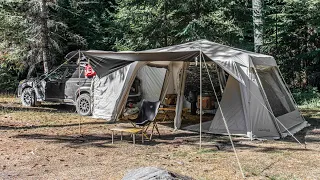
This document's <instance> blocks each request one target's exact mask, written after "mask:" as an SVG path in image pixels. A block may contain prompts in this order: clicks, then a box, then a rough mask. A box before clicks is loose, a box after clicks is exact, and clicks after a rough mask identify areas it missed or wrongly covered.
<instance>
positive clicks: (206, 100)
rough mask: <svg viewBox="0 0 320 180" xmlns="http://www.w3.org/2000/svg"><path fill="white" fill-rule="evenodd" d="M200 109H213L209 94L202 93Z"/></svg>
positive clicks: (211, 98)
mask: <svg viewBox="0 0 320 180" xmlns="http://www.w3.org/2000/svg"><path fill="white" fill-rule="evenodd" d="M198 107H199V109H200V96H198ZM202 109H203V110H212V109H214V101H213V97H212V96H210V95H209V94H204V95H203V96H202Z"/></svg>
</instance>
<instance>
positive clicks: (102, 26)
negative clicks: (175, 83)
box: [0, 0, 320, 106]
mask: <svg viewBox="0 0 320 180" xmlns="http://www.w3.org/2000/svg"><path fill="white" fill-rule="evenodd" d="M255 1H256V0H252V1H251V0H183V1H182V0H152V1H151V0H0V92H2V93H15V92H16V88H17V85H18V83H19V81H20V80H22V79H25V78H27V77H30V76H32V74H33V73H34V71H37V69H44V72H48V71H50V70H51V69H52V68H53V67H54V66H56V65H58V64H61V63H62V62H64V61H65V60H64V56H65V55H66V54H67V53H68V52H70V51H73V50H79V49H81V50H87V49H97V50H105V51H122V50H145V49H151V48H157V47H163V46H169V45H175V44H179V43H184V42H188V41H193V40H198V39H207V40H210V41H214V42H217V43H221V44H225V45H229V46H233V47H237V48H241V49H245V50H249V51H254V29H255V28H257V27H256V26H254V23H253V9H252V3H253V2H255ZM259 1H260V2H263V3H262V4H261V5H262V6H261V20H262V23H263V24H262V25H261V26H262V27H263V34H262V39H263V44H262V46H261V48H260V52H261V53H264V54H269V55H272V56H274V57H275V59H276V60H277V63H278V65H279V67H280V69H281V71H282V73H283V75H284V78H285V81H286V83H287V84H288V85H289V87H290V89H291V90H292V92H293V94H294V96H295V98H296V100H297V102H298V104H299V105H308V106H320V98H319V93H318V92H319V90H320V80H319V79H320V37H319V32H320V11H319V9H320V0H264V1H262V0H259Z"/></svg>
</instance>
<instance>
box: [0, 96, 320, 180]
mask: <svg viewBox="0 0 320 180" xmlns="http://www.w3.org/2000/svg"><path fill="white" fill-rule="evenodd" d="M0 108H1V111H0V179H108V180H109V179H110V180H117V179H121V178H122V177H123V176H124V174H125V173H127V172H128V171H129V170H130V169H134V168H138V167H144V166H155V167H160V168H164V169H167V170H170V171H173V172H176V173H180V174H182V175H186V176H190V177H193V178H195V179H199V180H205V179H208V180H209V179H242V178H241V174H240V171H239V168H238V165H237V161H236V159H235V156H234V153H233V151H232V148H231V145H230V143H229V141H228V139H227V137H225V136H214V135H204V138H203V148H202V149H201V150H199V135H198V134H196V133H192V132H188V131H182V130H178V131H174V130H173V129H172V125H173V123H172V121H166V122H160V123H159V128H160V132H161V137H157V136H154V140H152V141H146V142H145V143H144V144H141V141H140V136H138V137H137V144H136V145H135V146H133V144H132V140H131V138H130V136H129V135H125V136H124V140H123V141H120V136H119V135H116V136H115V138H116V139H115V144H111V132H110V130H109V129H110V128H112V127H115V126H122V125H124V126H130V124H129V123H127V122H126V121H121V122H118V123H115V124H107V123H106V122H105V120H99V119H93V118H90V117H80V116H78V115H77V114H76V113H74V108H72V107H69V106H63V105H49V104H47V105H43V106H41V107H36V108H23V107H21V105H20V104H19V103H18V102H17V100H16V99H14V98H0ZM304 114H305V116H306V117H307V119H308V121H310V123H312V124H313V126H312V127H310V128H309V129H307V130H304V131H302V132H301V133H299V134H298V135H297V137H298V139H299V140H300V141H301V142H303V143H304V142H305V141H306V142H307V146H306V148H305V146H304V145H300V144H298V143H296V142H294V141H293V139H292V138H286V139H284V140H277V141H275V140H263V141H262V140H259V141H258V140H255V141H249V140H247V139H244V138H239V137H238V138H234V141H235V146H236V149H237V152H238V156H239V159H240V162H241V165H242V168H243V171H244V173H245V175H246V177H247V179H320V131H318V130H313V131H312V129H314V128H319V126H320V118H319V116H320V114H319V111H317V110H304ZM159 116H160V117H159V119H161V118H162V117H161V115H159ZM79 120H81V133H80V129H79ZM188 123H190V122H188ZM309 137H310V138H309Z"/></svg>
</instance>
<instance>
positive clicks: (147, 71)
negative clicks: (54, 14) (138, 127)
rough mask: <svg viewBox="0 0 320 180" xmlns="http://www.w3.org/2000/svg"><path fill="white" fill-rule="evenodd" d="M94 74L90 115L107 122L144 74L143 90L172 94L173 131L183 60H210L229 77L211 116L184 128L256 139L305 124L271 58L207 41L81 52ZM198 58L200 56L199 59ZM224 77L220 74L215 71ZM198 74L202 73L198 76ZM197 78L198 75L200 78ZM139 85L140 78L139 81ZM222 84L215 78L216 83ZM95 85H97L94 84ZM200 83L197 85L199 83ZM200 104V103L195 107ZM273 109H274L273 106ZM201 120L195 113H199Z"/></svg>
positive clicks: (183, 74) (284, 133)
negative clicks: (142, 49) (95, 74)
mask: <svg viewBox="0 0 320 180" xmlns="http://www.w3.org/2000/svg"><path fill="white" fill-rule="evenodd" d="M81 54H82V55H84V56H86V58H87V59H88V60H89V63H90V65H91V66H92V67H93V69H94V70H95V71H96V73H97V76H95V77H97V78H95V81H94V94H93V101H94V102H93V104H94V106H93V116H94V117H100V118H105V119H108V120H109V121H111V122H113V121H116V120H117V118H118V117H119V116H120V115H121V114H122V112H123V109H124V107H125V105H126V103H125V102H126V100H127V98H128V93H129V88H130V86H131V84H132V83H133V80H134V78H135V77H137V76H138V77H139V78H140V77H141V78H144V79H145V81H146V82H147V83H145V84H144V85H142V86H145V87H146V89H147V91H143V92H144V93H145V92H148V89H149V90H150V91H149V92H151V91H154V92H157V93H158V94H156V95H153V94H152V93H150V94H148V96H149V97H152V98H154V100H160V101H161V102H163V100H164V97H165V95H166V94H177V101H176V111H175V113H176V114H175V119H174V127H175V129H178V128H180V126H181V114H182V109H183V106H182V105H183V99H184V86H185V81H186V72H187V71H186V69H187V67H188V66H189V63H192V62H199V59H200V63H199V64H200V68H199V69H200V71H201V69H202V68H201V67H202V65H201V62H202V63H203V62H204V65H206V64H207V63H213V64H215V65H216V66H218V67H219V68H221V71H218V73H221V72H226V73H228V74H229V77H228V79H227V82H226V86H225V88H224V91H223V94H222V99H221V102H220V105H221V106H220V107H221V108H218V111H217V113H216V115H215V117H214V119H213V120H212V121H211V122H209V123H206V124H203V125H202V126H201V128H200V125H195V126H193V127H189V128H188V129H190V130H195V131H199V130H200V129H201V131H202V132H207V133H214V134H226V133H228V132H227V129H226V125H227V126H228V127H229V129H230V133H232V134H239V135H247V136H249V137H251V138H252V137H260V138H281V137H285V136H287V135H288V134H290V135H292V134H294V133H296V132H298V131H299V130H301V129H302V128H304V127H306V126H308V123H307V121H305V120H304V119H303V117H302V116H301V114H300V112H299V109H298V108H297V106H296V104H295V102H294V99H293V97H292V95H291V93H290V91H289V89H288V88H287V87H286V86H285V84H284V81H283V78H282V77H281V73H280V70H279V68H278V67H277V63H276V61H275V59H274V58H273V57H272V56H269V55H264V54H258V53H253V52H249V51H245V50H241V49H236V48H232V47H229V46H225V45H221V44H218V43H214V42H210V41H207V40H198V41H194V42H189V43H185V44H179V45H175V46H169V47H164V48H159V49H151V50H147V51H138V52H106V51H82V52H81ZM199 57H201V58H199ZM219 76H220V77H224V75H223V73H221V74H219ZM200 77H202V76H200ZM200 80H201V78H200ZM141 81H142V83H144V80H141ZM222 84H223V83H222V82H221V83H220V85H221V87H222V86H223V85H222ZM96 87H97V88H96ZM200 87H201V86H200ZM201 108H202V107H201ZM278 108H279V109H278ZM200 119H201V117H200Z"/></svg>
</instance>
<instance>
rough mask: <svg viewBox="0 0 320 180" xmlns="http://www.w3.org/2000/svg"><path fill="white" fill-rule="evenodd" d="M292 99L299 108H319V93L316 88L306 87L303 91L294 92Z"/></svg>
mask: <svg viewBox="0 0 320 180" xmlns="http://www.w3.org/2000/svg"><path fill="white" fill-rule="evenodd" d="M292 94H293V97H294V99H295V100H296V102H297V104H298V105H299V106H300V107H301V108H319V107H320V93H319V91H318V89H317V88H316V87H310V86H309V87H307V88H306V89H305V90H303V91H301V90H299V89H298V90H294V91H293V92H292Z"/></svg>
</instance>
